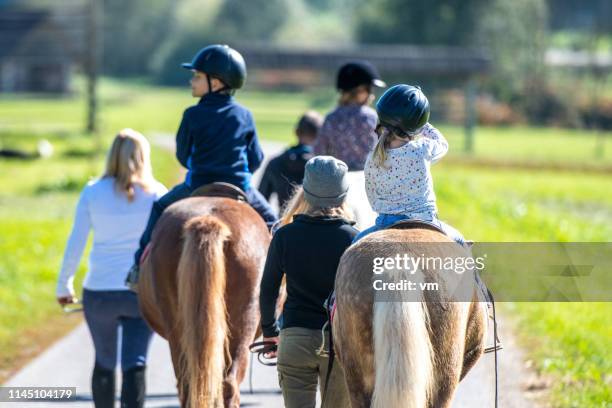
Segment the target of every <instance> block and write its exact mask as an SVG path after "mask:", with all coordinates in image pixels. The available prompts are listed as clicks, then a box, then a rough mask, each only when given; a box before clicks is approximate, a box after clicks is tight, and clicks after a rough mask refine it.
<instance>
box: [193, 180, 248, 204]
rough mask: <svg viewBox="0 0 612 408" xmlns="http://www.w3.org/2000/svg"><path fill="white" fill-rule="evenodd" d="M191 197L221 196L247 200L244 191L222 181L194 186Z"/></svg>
mask: <svg viewBox="0 0 612 408" xmlns="http://www.w3.org/2000/svg"><path fill="white" fill-rule="evenodd" d="M191 197H223V198H231V199H232V200H237V201H243V202H247V201H248V200H247V195H246V193H245V192H244V191H243V190H242V189H241V188H239V187H237V186H235V185H233V184H230V183H224V182H222V181H218V182H215V183H210V184H204V185H203V186H201V187H198V188H196V189H195V190H194V191H193V192H192V193H191Z"/></svg>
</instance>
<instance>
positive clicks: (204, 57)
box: [126, 45, 276, 288]
mask: <svg viewBox="0 0 612 408" xmlns="http://www.w3.org/2000/svg"><path fill="white" fill-rule="evenodd" d="M182 66H183V67H184V68H186V69H190V70H191V71H193V77H192V79H191V93H192V95H193V96H194V97H200V98H201V99H200V101H199V102H198V104H197V105H194V106H191V107H189V108H187V109H186V110H185V112H184V114H183V120H182V121H181V125H180V127H179V130H178V133H177V135H176V157H177V159H178V161H179V162H180V163H181V164H182V165H183V166H184V167H185V168H187V176H186V177H185V182H184V183H182V184H179V185H178V186H176V187H174V188H173V189H172V190H170V191H169V192H168V193H167V194H166V195H164V196H163V197H161V198H160V199H159V200H158V201H156V202H155V203H154V204H153V208H152V210H151V215H150V216H149V221H148V223H147V228H146V229H145V231H144V233H143V234H142V237H141V239H140V248H139V249H138V251H137V252H136V253H135V255H134V266H132V268H131V269H130V272H129V274H128V278H127V280H126V283H127V284H128V286H131V287H133V288H134V287H135V286H136V282H137V281H138V273H139V270H138V269H139V263H140V258H141V256H142V254H143V252H144V249H145V248H146V246H147V244H148V243H149V241H150V239H151V233H152V232H153V227H154V226H155V224H156V222H157V220H158V219H159V217H160V216H161V214H162V212H163V211H164V209H166V208H167V207H169V206H170V205H171V204H172V203H174V202H176V201H178V200H181V199H183V198H187V197H189V196H190V195H191V193H192V191H194V190H195V189H197V188H198V187H200V186H202V185H204V184H209V183H213V182H219V181H222V182H226V183H230V184H233V185H236V186H238V187H240V188H241V189H242V190H244V192H245V193H246V195H247V199H248V202H249V204H251V206H252V207H253V208H254V209H255V210H256V211H257V212H258V213H259V214H260V215H261V216H262V218H263V219H264V220H265V221H266V223H267V224H268V226H269V227H271V226H272V225H273V224H274V223H275V222H276V216H275V214H274V211H273V209H272V208H271V207H270V205H269V204H268V202H267V201H266V200H265V198H264V197H263V196H262V195H261V193H259V191H258V190H257V189H256V188H252V187H251V177H252V175H253V172H255V170H257V168H258V167H259V166H260V164H261V162H262V160H263V151H262V150H261V146H260V145H259V141H258V140H257V132H256V130H255V123H254V121H253V117H252V115H251V112H250V111H249V110H248V109H246V108H245V107H243V106H241V105H240V104H238V103H237V102H236V101H235V100H234V98H233V96H232V95H233V93H234V91H235V90H236V89H239V88H241V87H242V86H243V85H244V82H245V79H246V65H245V62H244V59H243V58H242V55H240V53H238V51H236V50H234V49H232V48H230V47H228V46H227V45H211V46H208V47H205V48H203V49H201V50H200V51H199V52H198V53H197V54H196V56H195V57H194V58H193V61H192V62H191V63H185V64H182Z"/></svg>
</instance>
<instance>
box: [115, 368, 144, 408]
mask: <svg viewBox="0 0 612 408" xmlns="http://www.w3.org/2000/svg"><path fill="white" fill-rule="evenodd" d="M146 368H147V367H146V366H136V367H133V368H130V369H129V370H125V371H124V372H123V384H122V386H121V408H142V407H144V402H145V395H146V394H145V374H146V371H145V370H146Z"/></svg>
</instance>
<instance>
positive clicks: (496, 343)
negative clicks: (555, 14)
mask: <svg viewBox="0 0 612 408" xmlns="http://www.w3.org/2000/svg"><path fill="white" fill-rule="evenodd" d="M487 294H488V295H489V298H490V299H491V305H492V307H493V338H494V340H493V346H491V347H487V348H486V349H485V350H484V352H485V353H491V352H493V353H495V354H493V356H494V357H493V359H494V361H495V408H497V407H498V403H499V390H498V385H499V384H498V376H499V371H498V364H497V351H498V350H501V349H502V348H503V347H502V345H501V342H500V341H499V337H498V336H497V317H496V316H495V300H494V299H493V294H492V293H491V290H489V288H487Z"/></svg>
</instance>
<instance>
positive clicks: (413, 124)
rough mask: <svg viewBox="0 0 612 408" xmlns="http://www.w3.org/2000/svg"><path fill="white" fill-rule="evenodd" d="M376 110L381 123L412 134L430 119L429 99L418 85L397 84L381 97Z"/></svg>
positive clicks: (409, 134)
mask: <svg viewBox="0 0 612 408" xmlns="http://www.w3.org/2000/svg"><path fill="white" fill-rule="evenodd" d="M376 112H378V120H379V121H380V124H381V125H383V126H387V127H390V128H392V129H396V130H399V131H401V133H403V134H406V135H408V136H412V135H414V134H416V133H418V131H419V130H420V129H421V128H422V127H423V126H424V125H425V124H426V123H427V121H428V120H429V101H428V100H427V97H426V96H425V94H424V93H423V92H422V91H421V88H419V87H418V86H412V85H404V84H401V85H395V86H392V87H391V88H389V89H388V90H387V91H386V92H385V93H384V94H383V95H382V96H381V97H380V99H379V100H378V102H377V103H376Z"/></svg>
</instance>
